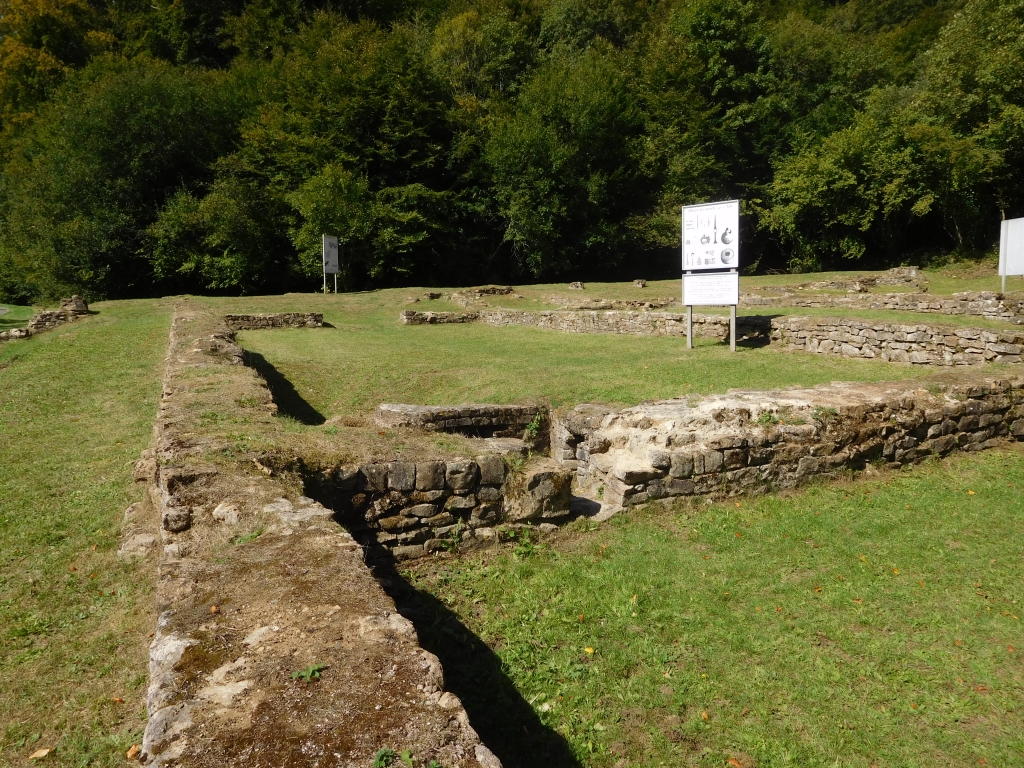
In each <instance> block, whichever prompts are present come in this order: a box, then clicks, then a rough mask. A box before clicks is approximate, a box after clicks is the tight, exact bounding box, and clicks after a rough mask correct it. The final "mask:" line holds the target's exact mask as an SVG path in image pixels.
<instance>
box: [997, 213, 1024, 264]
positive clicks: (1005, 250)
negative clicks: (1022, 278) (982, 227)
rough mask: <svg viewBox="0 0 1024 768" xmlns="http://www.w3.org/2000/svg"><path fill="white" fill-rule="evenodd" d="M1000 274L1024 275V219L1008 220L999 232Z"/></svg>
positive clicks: (1003, 223)
mask: <svg viewBox="0 0 1024 768" xmlns="http://www.w3.org/2000/svg"><path fill="white" fill-rule="evenodd" d="M999 274H1000V275H1002V276H1003V277H1006V276H1007V275H1024V219H1008V220H1004V221H1003V222H1002V226H1001V227H1000V231H999Z"/></svg>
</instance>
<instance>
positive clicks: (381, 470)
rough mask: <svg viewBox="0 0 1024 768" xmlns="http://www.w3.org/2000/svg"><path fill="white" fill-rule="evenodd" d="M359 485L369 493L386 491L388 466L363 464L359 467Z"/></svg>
mask: <svg viewBox="0 0 1024 768" xmlns="http://www.w3.org/2000/svg"><path fill="white" fill-rule="evenodd" d="M359 474H360V476H361V481H362V482H361V485H362V486H363V487H364V488H366V489H368V490H371V491H386V490H387V489H388V466H387V464H363V465H362V466H360V467H359Z"/></svg>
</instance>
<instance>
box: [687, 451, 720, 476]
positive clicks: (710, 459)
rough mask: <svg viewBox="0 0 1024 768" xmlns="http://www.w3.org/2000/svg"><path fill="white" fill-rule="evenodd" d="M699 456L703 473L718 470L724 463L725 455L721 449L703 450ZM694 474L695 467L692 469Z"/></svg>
mask: <svg viewBox="0 0 1024 768" xmlns="http://www.w3.org/2000/svg"><path fill="white" fill-rule="evenodd" d="M701 458H702V459H703V466H704V472H703V474H709V473H711V472H718V471H720V470H721V469H722V467H723V465H724V464H725V457H724V456H723V455H722V452H721V451H705V452H704V453H703V454H702V455H701ZM694 474H696V469H694Z"/></svg>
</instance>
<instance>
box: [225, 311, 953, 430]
mask: <svg viewBox="0 0 1024 768" xmlns="http://www.w3.org/2000/svg"><path fill="white" fill-rule="evenodd" d="M409 293H410V292H409V291H381V292H375V293H367V294H348V295H340V296H327V297H324V296H317V295H305V296H294V295H292V296H285V297H260V298H247V299H234V300H221V299H218V300H207V301H210V302H211V303H212V304H214V305H215V306H217V307H218V308H219V309H221V310H222V311H234V310H241V309H243V308H244V309H245V310H247V311H284V310H286V309H290V310H307V311H322V312H324V319H325V320H326V321H327V322H328V323H330V324H331V325H332V326H333V327H332V328H325V329H323V330H317V331H309V330H306V329H295V330H292V329H282V330H275V331H255V332H252V331H250V332H244V333H241V334H239V341H240V343H241V344H242V345H243V346H244V347H245V348H246V349H248V350H251V351H253V352H255V353H258V354H260V355H262V356H263V357H264V358H265V359H266V360H267V361H269V363H270V364H272V365H273V366H274V367H275V368H276V369H277V371H278V372H279V373H280V374H282V375H283V376H284V377H285V378H287V380H288V381H289V382H290V384H291V385H292V386H294V387H295V390H296V391H297V392H298V393H299V394H300V395H301V396H302V398H304V399H305V400H306V401H307V402H308V403H309V404H310V405H311V406H312V407H313V408H314V409H315V410H316V411H317V412H319V413H320V414H322V415H323V416H325V417H327V418H330V417H332V416H336V415H339V414H351V413H368V412H371V411H372V410H373V409H374V408H375V407H376V406H377V405H378V404H379V403H382V402H400V403H418V404H445V403H462V402H493V403H510V402H524V401H536V400H544V401H547V402H549V403H551V404H552V405H561V404H566V403H568V404H573V403H581V402H602V403H611V404H623V405H635V404H637V403H639V402H642V401H644V400H652V399H657V398H668V397H677V396H682V395H686V394H691V393H707V392H711V391H714V392H724V391H725V390H727V389H729V388H731V387H747V388H758V389H769V388H773V387H784V386H790V385H814V384H819V383H824V382H829V381H835V380H843V381H879V380H899V379H907V378H914V377H919V376H926V375H930V374H932V373H934V369H924V368H920V367H910V366H897V365H886V364H882V363H879V362H876V361H852V360H846V359H842V358H839V357H826V356H823V355H810V354H790V353H782V352H778V351H776V350H773V349H768V348H760V349H754V348H741V349H740V350H739V351H738V352H737V353H736V354H732V353H730V352H729V350H728V347H727V346H726V345H723V344H719V343H717V342H713V341H710V340H699V341H698V344H697V348H696V349H694V350H692V351H690V352H688V351H687V350H686V349H685V341H684V340H682V339H676V338H654V337H634V336H620V335H604V334H567V333H558V332H555V331H547V330H541V329H537V328H527V327H509V328H494V327H491V326H487V325H480V324H466V325H446V326H403V325H400V324H399V322H398V313H399V311H400V310H401V309H402V308H403V307H404V306H406V305H404V304H403V303H402V298H403V297H404V296H406V295H408V294H409ZM435 303H437V302H430V304H435Z"/></svg>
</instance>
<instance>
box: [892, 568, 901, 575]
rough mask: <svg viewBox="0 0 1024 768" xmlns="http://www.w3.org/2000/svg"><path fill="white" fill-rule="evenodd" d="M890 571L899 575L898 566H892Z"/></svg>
mask: <svg viewBox="0 0 1024 768" xmlns="http://www.w3.org/2000/svg"><path fill="white" fill-rule="evenodd" d="M892 572H893V573H895V574H896V575H897V576H899V575H900V569H899V568H893V569H892Z"/></svg>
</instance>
